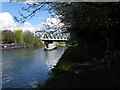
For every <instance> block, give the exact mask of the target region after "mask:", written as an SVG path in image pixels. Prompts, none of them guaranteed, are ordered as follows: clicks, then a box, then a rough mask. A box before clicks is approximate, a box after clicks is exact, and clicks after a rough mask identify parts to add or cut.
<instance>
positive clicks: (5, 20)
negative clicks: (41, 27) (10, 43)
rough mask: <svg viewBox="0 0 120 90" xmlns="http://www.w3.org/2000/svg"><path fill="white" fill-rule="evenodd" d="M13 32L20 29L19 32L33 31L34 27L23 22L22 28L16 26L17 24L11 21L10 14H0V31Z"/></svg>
mask: <svg viewBox="0 0 120 90" xmlns="http://www.w3.org/2000/svg"><path fill="white" fill-rule="evenodd" d="M5 29H6V30H12V31H13V30H15V29H20V30H23V31H25V30H30V31H34V29H35V26H33V25H32V24H30V23H28V22H25V23H24V24H23V25H22V26H18V25H17V23H16V22H15V21H14V20H13V17H12V15H11V14H10V13H8V12H4V13H0V31H2V30H5Z"/></svg>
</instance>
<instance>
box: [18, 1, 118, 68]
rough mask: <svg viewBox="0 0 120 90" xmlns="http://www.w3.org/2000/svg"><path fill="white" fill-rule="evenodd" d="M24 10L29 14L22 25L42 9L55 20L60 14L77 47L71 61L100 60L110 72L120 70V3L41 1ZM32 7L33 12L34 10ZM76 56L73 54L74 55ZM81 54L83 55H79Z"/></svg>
mask: <svg viewBox="0 0 120 90" xmlns="http://www.w3.org/2000/svg"><path fill="white" fill-rule="evenodd" d="M28 5H29V7H28V8H26V9H25V8H22V9H23V10H24V11H27V12H30V14H29V15H27V16H24V15H22V14H21V16H23V18H22V19H16V20H17V21H21V20H22V23H23V22H25V20H26V19H27V18H29V17H32V16H34V14H35V13H36V12H38V11H39V10H40V9H43V8H44V9H46V10H48V11H49V12H50V13H51V14H52V13H53V12H54V13H55V14H54V15H53V16H54V17H55V16H56V15H57V17H59V18H60V19H61V21H62V22H63V23H64V24H65V25H66V26H68V28H67V30H68V31H70V32H71V34H73V36H75V38H76V41H77V42H78V47H77V48H76V50H73V52H71V53H70V54H71V55H72V57H71V59H70V60H71V61H78V62H81V60H83V61H86V60H93V59H94V58H95V60H99V62H100V64H102V65H104V66H106V67H107V68H111V69H116V70H117V69H118V68H119V67H118V64H119V56H120V40H119V38H120V36H119V25H120V3H116V2H114V3H108V2H106V3H93V2H92V3H91V2H89V3H75V2H66V3H65V2H63V3H59V2H54V3H48V2H47V3H46V2H40V3H37V4H33V5H31V4H28ZM31 8H32V9H31ZM73 53H74V54H73ZM79 53H80V54H79Z"/></svg>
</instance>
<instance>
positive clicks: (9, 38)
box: [2, 30, 14, 44]
mask: <svg viewBox="0 0 120 90" xmlns="http://www.w3.org/2000/svg"><path fill="white" fill-rule="evenodd" d="M2 41H3V43H5V44H9V43H14V33H13V32H12V31H10V30H4V31H2Z"/></svg>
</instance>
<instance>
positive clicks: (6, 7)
mask: <svg viewBox="0 0 120 90" xmlns="http://www.w3.org/2000/svg"><path fill="white" fill-rule="evenodd" d="M22 7H27V4H25V3H20V2H12V3H9V2H0V31H2V30H5V29H8V30H15V29H22V30H23V31H25V30H30V31H32V32H33V31H35V29H38V28H39V30H40V29H41V28H43V23H44V24H49V22H53V23H57V22H58V21H59V20H58V19H56V18H53V17H52V16H51V15H50V14H49V13H48V11H45V10H41V11H39V12H37V13H36V14H35V16H34V17H33V18H31V19H29V20H26V22H25V23H24V25H23V26H19V27H18V26H17V23H16V22H15V21H14V18H13V17H14V16H16V17H18V18H19V17H20V14H19V11H20V12H22V14H26V12H23V11H22V10H21V8H22Z"/></svg>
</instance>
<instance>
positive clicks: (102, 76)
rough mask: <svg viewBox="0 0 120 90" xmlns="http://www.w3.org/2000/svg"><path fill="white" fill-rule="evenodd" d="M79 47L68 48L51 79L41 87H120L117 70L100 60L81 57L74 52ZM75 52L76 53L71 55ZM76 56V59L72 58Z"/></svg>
mask: <svg viewBox="0 0 120 90" xmlns="http://www.w3.org/2000/svg"><path fill="white" fill-rule="evenodd" d="M76 49H77V48H68V50H66V51H65V53H64V55H63V56H62V58H61V59H60V60H59V62H58V64H57V66H55V68H54V69H53V70H52V72H53V73H52V74H50V77H49V79H48V80H47V81H46V82H45V84H44V85H42V86H41V87H40V88H42V89H44V88H116V87H119V85H118V83H119V79H118V72H117V71H113V70H112V71H110V70H107V69H106V67H105V66H104V65H103V66H102V65H101V64H99V61H97V62H96V61H95V60H94V59H93V60H90V61H89V60H88V61H83V60H79V62H78V60H75V58H76V59H79V57H78V56H76V57H74V56H75V53H74V52H77V51H75V50H76ZM71 54H74V55H71ZM73 57H74V60H72V59H73ZM71 58H72V59H71Z"/></svg>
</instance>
